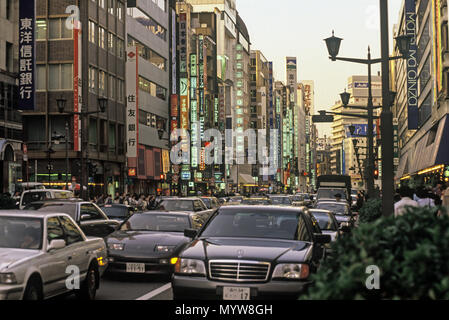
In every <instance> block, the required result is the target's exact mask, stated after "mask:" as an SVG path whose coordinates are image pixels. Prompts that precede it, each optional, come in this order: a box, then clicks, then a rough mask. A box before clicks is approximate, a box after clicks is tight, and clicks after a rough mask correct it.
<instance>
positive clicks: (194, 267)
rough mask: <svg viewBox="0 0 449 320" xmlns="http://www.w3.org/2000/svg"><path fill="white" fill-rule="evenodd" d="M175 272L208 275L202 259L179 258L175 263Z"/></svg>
mask: <svg viewBox="0 0 449 320" xmlns="http://www.w3.org/2000/svg"><path fill="white" fill-rule="evenodd" d="M175 272H176V273H182V274H188V275H203V276H205V275H206V267H205V265H204V262H203V261H201V260H194V259H182V258H181V259H178V261H177V262H176V265H175Z"/></svg>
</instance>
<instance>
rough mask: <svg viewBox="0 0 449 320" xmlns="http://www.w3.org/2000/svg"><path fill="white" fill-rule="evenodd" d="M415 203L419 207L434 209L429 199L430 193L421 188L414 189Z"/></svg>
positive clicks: (432, 202)
mask: <svg viewBox="0 0 449 320" xmlns="http://www.w3.org/2000/svg"><path fill="white" fill-rule="evenodd" d="M415 194H416V196H417V198H418V200H417V202H418V205H419V206H420V207H435V201H434V199H432V198H431V195H430V191H428V190H427V189H426V188H424V187H423V186H421V187H418V188H417V189H416V193H415Z"/></svg>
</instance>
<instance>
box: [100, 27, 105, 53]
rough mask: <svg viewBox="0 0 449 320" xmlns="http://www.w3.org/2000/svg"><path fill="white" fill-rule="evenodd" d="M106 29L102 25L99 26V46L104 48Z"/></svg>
mask: <svg viewBox="0 0 449 320" xmlns="http://www.w3.org/2000/svg"><path fill="white" fill-rule="evenodd" d="M105 34H106V30H105V29H104V28H102V27H98V42H99V46H100V48H102V49H106V38H105Z"/></svg>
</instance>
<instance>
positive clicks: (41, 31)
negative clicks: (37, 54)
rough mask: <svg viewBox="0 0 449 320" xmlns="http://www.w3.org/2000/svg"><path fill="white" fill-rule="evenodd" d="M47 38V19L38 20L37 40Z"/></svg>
mask: <svg viewBox="0 0 449 320" xmlns="http://www.w3.org/2000/svg"><path fill="white" fill-rule="evenodd" d="M45 39H47V20H44V19H37V20H36V40H45Z"/></svg>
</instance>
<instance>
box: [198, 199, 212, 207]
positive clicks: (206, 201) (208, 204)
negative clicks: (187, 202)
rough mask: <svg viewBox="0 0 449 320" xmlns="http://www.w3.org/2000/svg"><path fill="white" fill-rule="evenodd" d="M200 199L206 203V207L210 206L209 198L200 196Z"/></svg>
mask: <svg viewBox="0 0 449 320" xmlns="http://www.w3.org/2000/svg"><path fill="white" fill-rule="evenodd" d="M201 200H203V202H204V204H205V205H206V207H207V208H208V209H210V208H211V206H212V201H211V199H209V198H201Z"/></svg>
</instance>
